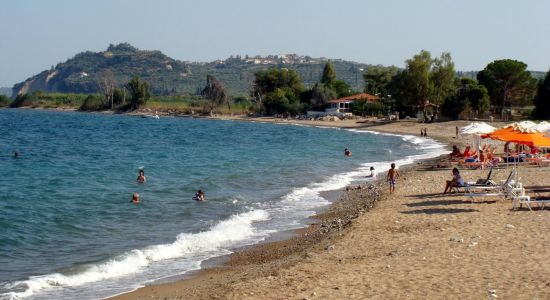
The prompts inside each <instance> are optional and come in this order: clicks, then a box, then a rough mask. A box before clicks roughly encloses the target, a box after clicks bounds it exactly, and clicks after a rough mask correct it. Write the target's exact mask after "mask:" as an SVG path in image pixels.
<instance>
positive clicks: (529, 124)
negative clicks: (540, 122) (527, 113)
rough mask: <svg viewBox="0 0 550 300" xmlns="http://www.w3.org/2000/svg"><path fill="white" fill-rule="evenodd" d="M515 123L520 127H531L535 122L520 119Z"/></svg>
mask: <svg viewBox="0 0 550 300" xmlns="http://www.w3.org/2000/svg"><path fill="white" fill-rule="evenodd" d="M515 124H518V125H519V126H520V127H524V128H531V127H533V126H535V125H537V123H535V122H533V121H521V122H518V123H515Z"/></svg>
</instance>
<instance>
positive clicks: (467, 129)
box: [460, 122, 496, 149]
mask: <svg viewBox="0 0 550 300" xmlns="http://www.w3.org/2000/svg"><path fill="white" fill-rule="evenodd" d="M495 129H496V128H495V127H493V126H491V125H489V124H487V123H484V122H473V123H471V124H470V125H467V126H464V127H462V128H460V134H461V135H474V136H475V137H476V138H475V144H476V145H475V146H476V149H479V148H480V147H479V144H481V142H480V140H479V135H480V134H486V133H490V132H493V131H495Z"/></svg>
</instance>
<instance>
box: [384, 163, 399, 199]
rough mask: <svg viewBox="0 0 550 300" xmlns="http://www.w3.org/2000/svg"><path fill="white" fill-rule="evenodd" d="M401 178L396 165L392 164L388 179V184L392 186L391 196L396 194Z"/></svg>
mask: <svg viewBox="0 0 550 300" xmlns="http://www.w3.org/2000/svg"><path fill="white" fill-rule="evenodd" d="M398 177H399V172H398V171H397V169H396V168H395V164H394V163H392V164H391V168H390V169H389V170H388V176H387V177H386V179H387V180H388V183H389V184H390V194H391V193H393V192H395V184H396V181H397V178H398Z"/></svg>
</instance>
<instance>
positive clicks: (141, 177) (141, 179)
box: [130, 169, 206, 204]
mask: <svg viewBox="0 0 550 300" xmlns="http://www.w3.org/2000/svg"><path fill="white" fill-rule="evenodd" d="M136 181H137V183H139V184H143V183H145V182H146V181H147V178H146V177H145V171H144V170H143V169H139V171H138V177H137V179H136ZM192 199H193V200H195V201H204V200H206V197H205V195H204V192H203V191H202V190H198V191H197V193H195V196H193V198H192ZM130 202H132V203H134V204H137V203H139V202H140V200H139V193H133V194H132V200H131V201H130Z"/></svg>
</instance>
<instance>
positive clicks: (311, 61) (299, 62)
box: [13, 43, 368, 96]
mask: <svg viewBox="0 0 550 300" xmlns="http://www.w3.org/2000/svg"><path fill="white" fill-rule="evenodd" d="M327 61H328V59H327V58H312V57H309V56H300V55H296V54H287V55H269V56H266V57H261V56H254V57H249V56H245V57H241V56H234V57H233V56H232V57H230V58H228V59H225V60H216V61H213V62H208V63H200V62H184V61H180V60H176V59H173V58H170V57H168V56H166V55H164V54H163V53H162V52H160V51H147V50H139V49H137V48H135V47H133V46H131V45H130V44H127V43H123V44H119V45H110V46H109V47H108V48H107V50H106V51H103V52H91V51H86V52H82V53H79V54H77V55H75V56H74V57H73V58H71V59H69V60H67V61H65V62H63V63H59V64H58V65H57V66H55V67H53V68H52V69H50V70H45V71H43V72H41V73H39V74H37V75H35V76H32V77H30V78H28V79H27V80H25V81H23V82H20V83H17V84H15V85H14V87H13V95H14V96H15V95H17V94H20V93H28V92H33V91H37V90H41V91H44V92H62V93H96V92H99V82H100V81H101V78H102V76H103V74H104V73H105V72H106V71H107V70H110V71H111V72H112V73H113V75H114V78H115V80H116V81H117V83H118V85H122V84H124V83H125V82H127V81H129V79H130V78H131V77H132V76H136V75H137V76H139V77H141V78H143V79H145V80H146V81H148V82H149V84H150V86H151V91H152V93H153V94H156V95H194V94H197V93H198V92H199V91H200V90H201V89H202V88H203V87H204V85H205V84H206V75H207V74H212V75H214V76H216V77H217V78H218V79H219V80H220V81H221V82H222V83H224V84H225V86H226V87H227V88H228V89H229V91H230V93H231V95H233V96H246V95H248V92H249V90H250V88H251V85H252V81H253V80H254V73H255V72H256V71H258V70H261V69H268V68H272V67H277V68H288V69H293V70H296V71H297V72H298V73H299V74H300V76H301V77H302V79H303V81H304V84H305V85H306V86H313V85H314V84H315V83H316V82H318V81H319V79H320V77H321V75H322V72H323V67H324V65H325V63H326V62H327ZM330 61H331V63H332V64H333V66H334V69H335V71H336V74H337V76H338V79H340V80H343V81H345V82H346V83H348V84H349V85H350V86H351V87H352V88H353V89H354V90H362V89H363V79H362V73H363V71H364V70H365V69H366V68H367V67H368V65H366V64H361V63H356V62H351V61H345V60H340V59H335V60H330Z"/></svg>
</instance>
